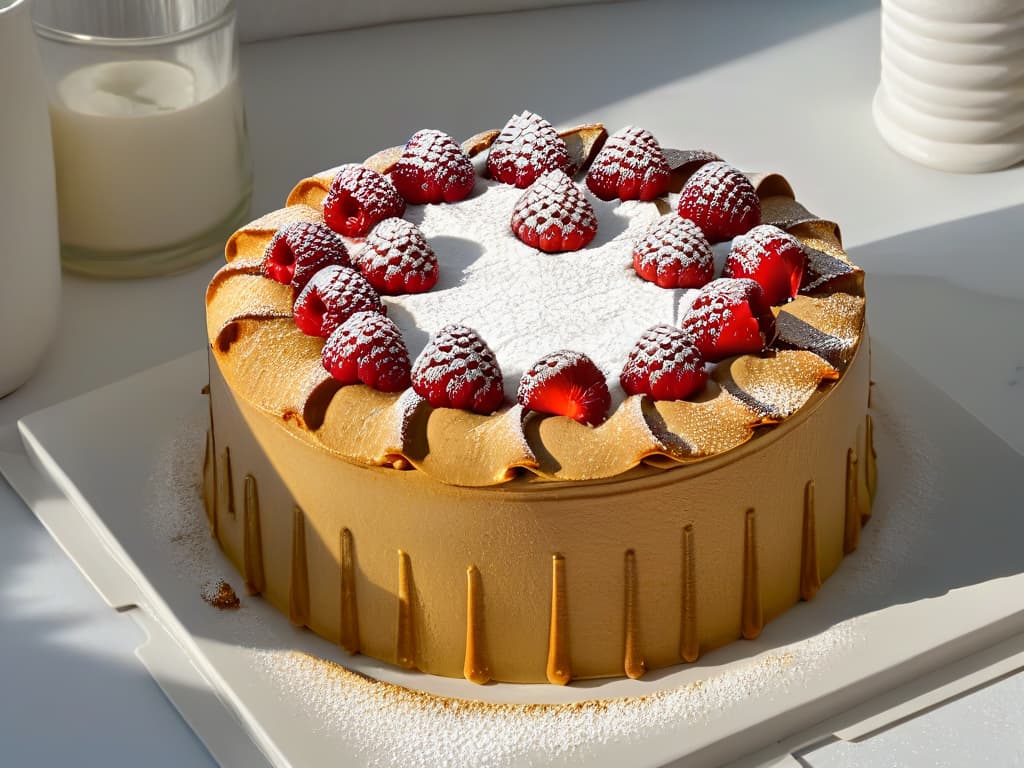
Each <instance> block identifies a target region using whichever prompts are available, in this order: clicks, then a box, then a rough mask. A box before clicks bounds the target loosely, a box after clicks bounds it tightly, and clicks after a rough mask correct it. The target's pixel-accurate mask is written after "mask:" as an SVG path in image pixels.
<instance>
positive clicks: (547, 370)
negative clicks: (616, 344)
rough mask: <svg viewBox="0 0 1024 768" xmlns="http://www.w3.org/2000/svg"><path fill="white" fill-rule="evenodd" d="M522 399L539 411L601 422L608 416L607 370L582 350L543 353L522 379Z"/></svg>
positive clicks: (526, 404) (586, 421) (586, 422)
mask: <svg viewBox="0 0 1024 768" xmlns="http://www.w3.org/2000/svg"><path fill="white" fill-rule="evenodd" d="M517 396H518V399H519V402H520V403H521V404H522V405H523V406H524V407H526V408H529V409H530V410H533V411H539V412H540V413H550V414H554V415H557V416H568V417H569V418H570V419H574V420H575V421H578V422H579V423H580V424H589V425H595V426H596V425H598V424H600V423H602V422H603V421H604V420H605V419H606V418H608V411H609V409H610V408H611V405H612V398H611V393H609V391H608V382H606V381H605V378H604V374H603V373H601V369H600V368H598V367H597V366H596V365H595V364H594V361H593V360H591V359H590V358H589V357H587V356H586V355H584V354H583V353H581V352H574V351H572V350H568V349H561V350H558V351H557V352H552V353H551V354H548V355H544V357H542V358H541V359H540V360H538V361H537V362H536V363H534V364H533V365H531V366H530V367H529V368H528V369H527V370H526V372H525V373H524V374H523V377H522V379H520V380H519V392H518V394H517Z"/></svg>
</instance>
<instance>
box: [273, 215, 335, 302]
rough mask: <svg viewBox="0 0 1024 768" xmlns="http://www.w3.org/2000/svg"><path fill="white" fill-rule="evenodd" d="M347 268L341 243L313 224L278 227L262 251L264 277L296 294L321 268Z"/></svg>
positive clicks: (330, 232) (298, 222)
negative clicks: (283, 285)
mask: <svg viewBox="0 0 1024 768" xmlns="http://www.w3.org/2000/svg"><path fill="white" fill-rule="evenodd" d="M332 264H336V265H337V266H339V267H351V266H352V262H351V261H350V260H349V257H348V249H347V248H346V247H345V241H344V240H342V239H341V238H340V237H338V236H337V235H336V234H334V231H333V230H332V229H331V228H330V227H328V226H326V225H325V224H320V223H319V222H315V221H297V222H295V223H294V224H289V225H288V226H286V227H282V228H281V229H279V230H277V232H276V233H275V234H274V237H273V239H271V241H270V242H269V243H268V244H267V247H266V249H265V250H264V251H263V263H262V265H261V270H262V271H263V276H264V277H269V278H270V279H271V280H276V281H277V282H279V283H284V284H285V285H291V286H292V287H294V288H295V290H296V291H301V290H302V289H303V288H305V287H306V283H308V282H309V279H310V278H311V277H313V275H315V274H316V273H317V272H319V271H320V270H321V269H323V268H324V267H329V266H331V265H332Z"/></svg>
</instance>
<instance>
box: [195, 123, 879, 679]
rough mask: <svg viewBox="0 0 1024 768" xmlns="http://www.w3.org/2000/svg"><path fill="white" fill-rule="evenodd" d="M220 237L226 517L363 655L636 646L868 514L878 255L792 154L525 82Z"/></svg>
mask: <svg viewBox="0 0 1024 768" xmlns="http://www.w3.org/2000/svg"><path fill="white" fill-rule="evenodd" d="M226 255H227V264H226V265H225V266H224V267H223V268H221V269H220V271H218V272H217V274H216V275H215V276H214V277H213V279H212V280H211V282H210V285H209V288H208V291H207V297H206V301H207V327H208V338H209V356H210V391H209V397H210V430H209V434H208V438H207V446H206V458H205V463H204V495H205V502H206V509H207V513H208V516H209V520H210V525H211V529H212V532H213V535H214V536H215V537H216V538H217V540H218V541H219V543H220V546H221V547H222V549H223V551H224V552H225V553H226V554H227V556H228V557H229V558H230V559H231V560H232V561H233V562H234V563H235V565H236V566H237V568H238V569H239V571H240V573H241V575H242V577H243V579H244V583H245V587H246V590H247V591H248V592H249V593H250V594H260V595H262V596H263V597H264V598H265V599H267V600H269V601H270V602H271V603H272V604H274V605H275V606H277V607H278V608H280V609H281V610H282V611H283V612H285V613H287V615H288V617H289V619H290V620H291V621H292V622H293V623H294V624H296V625H300V626H306V627H308V628H309V629H311V630H312V631H313V632H315V633H317V634H318V635H321V636H322V637H324V638H326V639H327V640H329V641H331V642H333V643H337V644H340V645H341V646H342V647H343V648H345V649H346V650H348V651H349V652H351V653H356V652H358V653H364V654H367V655H369V656H372V657H374V658H377V659H381V660H383V661H386V662H389V663H392V664H396V665H400V666H403V667H409V668H418V669H420V670H422V671H424V672H428V673H432V674H437V675H445V676H451V677H462V676H465V678H467V679H469V680H471V681H474V682H477V683H482V682H486V681H488V680H497V681H510V682H544V681H550V682H552V683H561V684H564V683H567V682H569V681H570V680H572V679H583V678H595V677H609V676H621V675H628V676H630V677H638V676H640V675H642V674H643V673H644V672H645V670H648V669H655V668H659V667H666V666H670V665H674V664H679V663H683V662H691V661H693V660H695V659H696V658H697V657H698V656H699V655H700V654H702V653H704V652H706V651H708V650H710V649H713V648H716V647H718V646H721V645H724V644H726V643H729V642H732V641H734V640H736V639H738V638H753V637H756V636H757V635H758V634H759V633H760V631H761V629H762V627H763V625H764V624H765V623H766V622H768V621H770V620H771V619H773V618H774V617H776V616H778V615H779V614H781V613H782V612H784V611H785V610H787V609H788V608H790V607H791V606H792V605H794V604H795V603H796V602H797V601H798V600H801V599H804V600H807V599H810V598H812V597H813V596H814V594H815V592H816V591H817V590H818V588H819V586H820V584H821V582H822V580H823V579H825V578H827V577H828V576H829V575H830V574H831V573H832V572H833V571H834V570H835V569H836V567H837V566H838V565H839V563H840V561H841V560H842V558H843V556H844V554H846V553H848V552H850V551H852V550H853V549H854V548H856V546H857V544H858V540H859V534H860V529H861V525H862V524H863V523H864V522H865V521H866V520H867V519H868V517H869V516H870V514H871V498H872V496H873V493H874V487H875V472H876V470H875V454H874V450H873V447H872V435H871V417H870V415H869V413H868V404H869V387H870V381H869V367H870V355H869V349H868V339H867V335H866V328H865V325H864V292H863V273H862V272H861V270H860V269H859V268H857V267H856V266H854V265H853V264H851V263H850V261H849V259H848V258H847V256H846V254H845V252H844V251H843V249H842V246H841V242H840V236H839V228H838V226H837V225H836V224H834V223H833V222H830V221H826V220H824V219H821V218H818V217H817V216H815V215H813V214H811V213H809V212H808V211H807V210H806V209H805V208H804V207H803V206H802V205H800V204H799V203H797V202H796V200H795V196H794V194H793V191H792V189H791V188H790V186H789V184H788V183H787V182H786V181H785V179H783V178H782V177H781V176H778V175H775V174H740V173H739V172H738V171H736V170H735V169H732V168H731V167H730V166H728V165H727V164H725V163H724V162H722V161H721V160H720V159H719V158H717V157H716V156H715V155H712V154H711V153H708V152H703V151H679V150H673V149H663V148H662V147H661V146H660V144H659V143H658V142H657V141H656V140H655V139H654V138H653V137H652V136H651V135H650V134H649V133H647V132H646V131H643V130H641V129H637V128H632V127H630V128H626V129H623V130H622V131H619V132H616V133H615V134H613V135H612V136H609V135H608V133H607V132H606V131H605V129H604V128H603V127H602V126H599V125H588V126H581V127H578V128H573V129H570V130H566V131H562V132H556V131H555V130H554V129H553V128H551V126H550V125H549V124H548V123H546V121H544V120H543V119H542V118H539V117H537V116H535V115H532V114H530V113H523V115H517V116H514V117H513V118H512V119H511V120H510V121H509V124H508V125H506V126H505V128H504V129H503V130H502V131H488V132H486V133H483V134H479V135H478V136H475V137H473V138H472V139H470V140H468V141H466V142H463V143H462V144H461V145H459V144H457V143H455V142H454V140H452V139H450V137H447V136H446V135H445V134H442V133H440V132H437V131H420V132H418V133H417V134H415V135H414V136H413V137H412V139H410V141H409V143H408V144H407V145H406V146H405V147H397V148H394V149H390V150H385V151H382V152H380V153H378V154H376V155H374V156H373V157H371V158H369V159H368V160H366V161H365V162H364V163H363V164H361V165H346V166H341V167H339V168H335V169H331V170H330V171H325V172H323V173H320V174H316V175H314V176H312V177H309V178H306V179H303V180H302V181H300V182H299V183H298V184H297V185H296V186H295V188H294V190H293V191H292V193H291V194H290V195H289V197H288V200H287V205H286V206H285V207H284V208H282V209H280V210H278V211H275V212H273V213H270V214H268V215H266V216H263V217H262V218H260V219H257V220H256V221H254V222H252V223H251V224H249V225H247V226H245V227H243V228H242V229H240V230H239V231H238V232H236V233H235V234H234V235H233V236H232V238H231V240H230V241H229V242H228V244H227V248H226Z"/></svg>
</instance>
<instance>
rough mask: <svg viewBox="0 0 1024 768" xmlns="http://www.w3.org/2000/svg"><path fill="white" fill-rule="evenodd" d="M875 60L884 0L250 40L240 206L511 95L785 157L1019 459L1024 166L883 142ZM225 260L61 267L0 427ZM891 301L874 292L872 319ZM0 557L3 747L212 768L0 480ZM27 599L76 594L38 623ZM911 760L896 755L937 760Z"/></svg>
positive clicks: (125, 631) (761, 159)
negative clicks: (876, 121) (247, 169)
mask: <svg viewBox="0 0 1024 768" xmlns="http://www.w3.org/2000/svg"><path fill="white" fill-rule="evenodd" d="M524 41H525V42H524ZM524 51H525V53H524ZM878 52H879V12H878V5H877V2H875V0H846V2H841V3H815V2H813V1H812V0H778V1H777V2H773V3H771V4H760V3H751V2H743V1H742V0H723V1H722V2H716V3H706V2H696V0H691V1H690V2H668V0H663V1H662V2H630V3H623V4H616V5H608V6H597V7H587V8H570V9H555V10H551V11H543V12H541V11H538V12H532V13H522V14H509V15H502V16H495V17H484V18H476V19H456V20H449V21H433V22H422V23H416V24H402V25H395V26H389V27H378V28H374V29H366V30H360V31H355V32H347V33H337V34H330V35H322V36H315V37H305V38H295V39H287V40H280V41H275V42H267V43H261V44H257V45H248V46H243V49H242V76H243V87H244V89H245V93H246V99H247V108H248V118H249V131H250V137H251V139H252V146H253V154H254V157H255V163H256V188H255V195H254V202H253V211H254V214H255V213H260V212H263V211H266V210H270V209H272V208H276V207H278V206H279V205H280V204H281V202H282V201H283V199H284V196H285V195H286V194H287V191H288V189H289V188H290V187H291V185H292V183H293V182H294V180H295V179H296V178H297V177H298V176H300V175H302V174H303V173H306V172H311V171H314V170H317V169H319V168H323V167H330V166H332V165H334V164H337V163H339V162H344V161H350V160H358V159H361V158H362V157H364V156H366V155H368V154H369V153H370V152H372V151H374V150H376V149H378V148H379V147H381V146H383V145H389V144H397V143H400V142H401V141H403V140H404V139H405V138H407V137H408V135H409V134H411V133H412V132H413V131H414V130H416V129H418V128H421V127H437V128H442V129H445V130H448V131H449V132H451V133H453V134H456V135H468V134H470V133H472V132H474V131H476V130H478V129H480V128H485V127H500V125H501V124H502V123H503V122H504V120H505V119H506V118H507V117H508V115H510V114H511V113H512V112H513V111H519V110H521V109H523V108H530V109H533V110H534V111H537V112H539V113H541V114H544V115H545V116H546V117H548V118H549V119H550V120H552V121H553V122H555V123H556V124H559V125H569V124H572V123H575V122H578V121H581V120H586V119H591V118H593V119H601V120H603V121H605V122H607V123H608V124H609V125H611V126H613V127H618V126H621V125H623V124H625V123H627V122H635V123H640V124H642V125H645V126H646V127H648V128H650V129H651V130H653V131H654V132H655V134H656V135H658V136H661V137H662V138H663V139H664V140H665V141H666V143H671V144H675V145H677V146H686V145H697V144H702V145H706V146H708V147H709V148H712V149H715V150H717V151H718V152H720V153H721V154H723V155H724V156H726V157H727V158H728V159H730V160H732V161H733V162H734V163H736V164H738V165H740V166H743V167H747V168H755V167H759V166H760V167H765V168H771V169H775V170H780V171H782V172H784V173H785V174H786V175H787V177H789V178H790V179H791V181H792V182H793V185H794V187H795V188H796V190H797V192H798V194H799V196H800V197H801V199H802V200H804V201H805V202H806V203H807V204H808V205H809V206H810V207H811V208H812V210H814V211H816V212H820V213H821V214H822V215H826V216H834V217H835V218H837V219H839V220H840V221H841V222H842V224H843V233H844V238H845V242H846V244H847V246H848V247H850V249H851V253H852V256H853V258H854V259H855V260H856V261H857V262H858V263H860V264H861V265H863V266H864V267H865V268H866V269H867V270H868V272H869V277H870V283H869V290H870V291H871V295H874V294H876V293H878V292H881V291H885V292H888V293H890V294H892V295H893V296H894V297H896V298H901V299H903V302H902V303H901V302H898V301H890V302H886V303H885V306H886V307H888V309H887V310H886V313H887V314H886V317H885V318H884V320H885V323H886V326H887V327H888V328H889V329H890V331H889V333H890V337H889V339H888V341H889V342H890V344H891V346H892V347H893V348H894V349H895V351H896V352H898V353H899V354H900V355H901V356H903V357H904V359H906V360H908V361H909V362H910V363H911V364H912V365H913V366H914V367H915V368H917V369H918V370H919V371H921V372H922V373H924V374H925V375H926V376H927V377H928V378H929V379H930V380H931V381H932V382H933V383H935V384H936V385H937V386H938V387H940V388H941V389H943V390H944V391H945V392H947V393H948V394H950V395H951V396H952V397H953V398H954V399H955V400H956V401H957V402H959V403H961V404H962V405H964V406H965V407H966V408H967V409H968V410H970V411H971V412H972V413H973V414H974V415H976V416H977V417H978V418H980V419H981V420H982V421H983V422H984V423H985V424H986V426H988V427H989V428H990V429H993V430H994V431H995V432H996V433H997V434H999V435H1000V436H1001V437H1002V438H1003V439H1004V440H1006V441H1007V442H1009V443H1010V444H1011V445H1013V446H1015V447H1016V448H1017V450H1019V451H1022V452H1024V335H1022V334H1021V333H1020V331H1019V329H1020V328H1021V327H1022V325H1024V259H1022V258H1021V245H1020V244H1021V243H1022V242H1024V168H1022V167H1021V166H1018V167H1015V168H1013V169H1010V170H1008V171H1003V172H1000V173H995V174H985V175H976V176H960V175H951V174H944V173H941V172H937V171H932V170H929V169H927V168H922V167H920V166H917V165H915V164H914V163H912V162H911V161H909V160H906V159H904V158H902V157H900V156H898V155H896V154H895V153H893V152H891V151H890V150H889V149H888V148H887V147H886V146H885V145H884V142H883V141H882V140H881V138H880V137H879V136H878V135H877V134H876V132H875V130H874V127H873V125H872V121H871V114H870V103H871V98H872V94H873V93H874V90H875V88H876V86H877V84H878V76H879V66H878ZM428 63H429V66H428ZM354 103H358V104H359V105H360V108H359V109H358V110H353V109H352V105H353V104H354ZM739 105H743V106H742V107H740V106H739ZM216 267H217V265H216V264H214V263H210V264H208V265H205V266H202V267H200V268H198V269H196V270H193V271H192V272H190V273H187V274H184V275H180V276H176V277H169V278H160V279H152V280H140V281H134V282H128V283H115V282H94V281H88V280H83V279H79V278H74V277H65V280H64V286H63V290H62V294H61V296H60V297H59V302H60V305H61V312H62V320H61V326H60V330H59V332H58V338H57V341H56V343H55V344H54V345H53V347H52V348H51V350H50V352H49V354H48V356H47V358H46V360H45V361H44V363H43V366H42V368H41V369H40V371H39V372H38V373H37V374H36V375H35V377H34V378H33V379H32V380H31V381H30V382H29V383H28V384H27V385H26V386H25V387H23V388H22V389H21V390H19V391H18V392H16V393H15V394H13V395H11V396H9V397H7V398H5V399H3V400H0V424H11V423H13V422H14V421H15V420H16V419H17V418H19V417H20V416H22V415H25V414H27V413H29V412H31V411H33V410H36V409H38V408H41V407H43V406H45V405H48V404H51V403H55V402H58V401H60V400H63V399H65V398H67V397H69V396H72V395H74V394H78V393H80V392H84V391H87V390H90V389H92V388H94V387H97V386H100V385H102V384H106V383H109V382H112V381H116V380H118V379H120V378H122V377H124V376H126V375H129V374H131V373H133V372H136V371H140V370H143V369H145V368H148V367H151V366H153V365H156V364H159V363H162V362H164V361H166V360H170V359H173V358H175V357H178V356H179V355H182V354H184V353H186V352H189V351H191V350H193V349H195V348H196V347H197V346H198V345H200V344H202V340H203V339H204V338H205V337H204V324H203V300H202V297H203V292H204V288H205V285H206V283H207V281H208V280H209V276H210V275H211V274H212V273H213V271H214V270H215V269H216ZM964 289H968V290H966V291H965V290H964ZM49 299H50V300H56V299H55V298H54V297H49ZM881 306H882V305H881V303H879V304H876V303H874V302H872V301H870V299H869V314H870V315H871V316H872V321H873V322H874V319H875V317H874V316H875V313H876V312H877V311H879V308H880V307H881ZM2 332H3V333H11V332H13V329H10V328H8V329H5V330H4V331H2ZM936 418H941V414H936ZM954 437H955V436H954ZM83 450H87V447H86V446H83ZM0 554H2V559H0V584H3V588H2V589H0V616H2V617H4V618H3V621H4V624H3V627H2V631H0V650H2V651H3V652H2V653H0V676H2V679H3V680H4V681H5V690H38V691H39V695H38V696H37V697H28V698H27V699H25V700H24V701H21V702H19V703H18V705H17V706H15V705H14V703H13V702H10V700H8V699H4V700H3V701H2V704H0V706H2V707H3V712H2V714H3V717H0V744H3V752H2V753H0V756H2V757H3V760H2V761H0V762H11V763H12V764H15V765H17V764H26V763H36V764H43V765H46V764H54V763H59V762H64V761H68V760H70V759H72V758H75V759H77V762H78V764H80V765H134V764H137V763H138V762H139V761H140V759H141V756H142V755H144V754H145V755H147V758H146V759H147V761H148V762H150V763H155V764H160V760H167V761H168V762H167V763H166V764H169V765H170V764H173V765H210V764H211V763H210V759H209V757H208V756H206V754H205V752H204V751H203V750H202V747H201V746H200V745H199V744H198V742H197V741H196V740H195V738H194V737H193V736H192V734H191V732H190V731H189V730H188V727H187V726H186V725H185V724H184V722H183V721H181V720H180V719H179V718H178V717H177V716H176V715H175V714H174V712H173V709H172V708H171V707H170V705H169V704H167V702H166V701H165V699H164V698H163V696H162V695H161V694H160V693H159V691H158V689H157V688H156V687H155V686H154V685H153V683H152V681H151V680H150V679H149V676H148V674H147V673H146V672H145V670H144V669H143V668H142V667H141V666H140V665H139V663H138V662H137V660H136V659H135V658H134V657H133V655H132V652H131V649H132V648H133V647H134V644H135V642H137V640H138V634H137V632H136V631H135V629H134V627H132V626H131V625H130V623H129V622H128V621H127V620H126V619H124V617H121V616H114V617H111V616H109V609H107V608H106V606H105V605H104V604H103V603H102V602H101V601H99V600H98V599H97V598H96V595H95V593H94V592H93V590H92V589H91V588H90V587H89V586H88V584H87V583H86V582H85V581H84V579H82V577H81V576H79V575H78V573H77V571H75V569H74V568H73V567H72V566H71V565H70V563H68V561H67V560H66V558H65V557H64V555H63V554H62V553H61V552H60V550H59V549H58V548H57V546H56V545H55V544H54V543H53V541H52V540H51V539H50V538H49V537H48V536H47V535H46V534H45V532H44V531H43V530H42V529H41V528H40V527H39V526H38V525H37V524H36V523H35V520H34V519H33V518H32V516H31V514H30V513H29V512H28V511H27V510H26V509H25V508H24V507H23V505H22V504H21V503H20V502H19V501H18V500H17V499H16V498H15V496H14V495H13V494H12V492H11V491H10V490H9V489H8V488H7V486H6V485H5V484H2V483H0ZM980 557H984V555H983V554H982V555H980ZM40 596H49V597H48V599H51V600H55V599H58V597H59V598H60V599H61V600H65V601H66V602H64V603H62V604H61V605H58V606H54V608H53V610H52V611H48V612H46V613H45V616H42V617H41V618H40V617H36V616H35V615H34V614H33V610H35V609H34V608H33V606H35V605H37V601H38V600H39V599H40ZM54 596H57V597H54ZM37 619H38V620H37ZM58 638H59V642H58V640H57V639H58ZM96 649H100V650H101V652H97V650H96ZM988 690H989V691H991V693H992V695H991V696H989V697H986V698H985V700H984V701H985V703H984V706H983V707H982V708H981V710H980V711H979V710H971V711H965V712H962V716H961V717H959V718H957V723H956V724H955V725H954V726H953V729H952V731H951V733H952V735H951V736H950V741H951V742H952V741H957V742H958V745H959V746H958V747H955V748H951V749H952V750H953V751H951V752H950V753H949V755H948V760H949V761H950V764H973V763H974V762H975V761H974V755H975V752H974V749H973V743H974V740H975V738H984V734H987V733H989V731H988V730H987V728H988V726H986V723H992V724H998V723H1004V724H1006V725H1005V730H1003V731H1002V733H1004V734H1010V735H1012V734H1014V733H1017V734H1019V733H1020V732H1021V728H1020V727H1019V724H1020V723H1021V722H1022V721H1024V712H1022V705H1021V701H1020V699H1019V698H1017V697H1015V696H1013V695H1000V694H999V690H1000V686H995V687H993V688H991V689H988ZM975 695H979V694H975ZM916 723H917V721H911V722H909V723H907V724H905V725H902V726H900V728H899V729H898V730H897V732H898V733H899V734H901V735H900V738H901V739H902V740H903V741H904V742H905V743H906V745H907V751H908V752H912V751H913V749H914V747H915V745H916V746H917V747H919V748H920V749H921V750H924V749H925V747H926V746H927V745H928V743H929V742H928V739H929V738H930V736H929V733H928V731H926V730H924V729H921V728H918V727H917V725H916ZM43 724H46V725H47V726H48V727H47V728H46V729H45V731H44V730H43V728H42V725H43ZM993 727H995V726H993ZM114 733H117V734H121V737H120V738H117V739H114V738H110V734H114ZM1000 743H1002V742H1000ZM957 749H959V750H960V751H959V752H957V751H956V750H957ZM814 758H815V756H814V755H810V756H805V757H804V758H803V759H804V760H805V761H807V762H809V763H810V764H814ZM919 758H920V759H918V760H916V761H914V759H913V758H910V759H908V761H907V762H906V763H905V764H908V765H922V766H924V765H931V764H932V763H931V762H930V761H929V759H928V758H929V755H928V754H923V756H919ZM1015 759H1017V753H1014V752H1012V751H1010V752H1007V753H1006V754H1005V755H1002V757H1001V759H996V760H993V761H992V762H993V763H995V764H1005V765H1012V764H1013V761H1014V760H1015ZM877 764H879V765H886V764H892V763H891V762H887V761H886V760H885V759H884V758H882V759H880V760H879V761H878V763H877Z"/></svg>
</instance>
